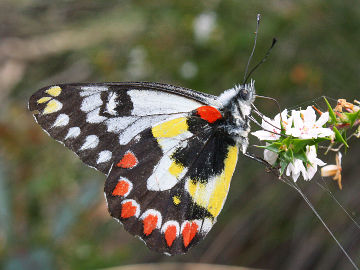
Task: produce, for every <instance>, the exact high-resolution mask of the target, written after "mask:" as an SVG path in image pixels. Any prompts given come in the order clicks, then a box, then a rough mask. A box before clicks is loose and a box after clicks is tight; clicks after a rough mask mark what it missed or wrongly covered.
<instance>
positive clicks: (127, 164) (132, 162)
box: [116, 151, 138, 169]
mask: <svg viewBox="0 0 360 270" xmlns="http://www.w3.org/2000/svg"><path fill="white" fill-rule="evenodd" d="M137 163H138V160H137V158H136V157H135V155H134V154H133V153H132V152H130V151H128V152H126V153H125V155H124V156H123V158H122V159H121V160H120V161H119V163H118V164H116V166H117V167H121V168H124V169H131V168H133V167H135V166H136V165H137Z"/></svg>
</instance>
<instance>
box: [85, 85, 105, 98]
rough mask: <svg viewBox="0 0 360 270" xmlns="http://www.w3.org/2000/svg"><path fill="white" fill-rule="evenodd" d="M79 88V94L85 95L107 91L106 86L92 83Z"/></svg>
mask: <svg viewBox="0 0 360 270" xmlns="http://www.w3.org/2000/svg"><path fill="white" fill-rule="evenodd" d="M81 90H83V91H81V92H80V96H82V97H86V96H91V95H93V94H95V93H98V92H102V91H107V90H108V88H107V87H106V86H96V85H93V86H82V87H81Z"/></svg>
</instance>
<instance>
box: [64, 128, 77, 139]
mask: <svg viewBox="0 0 360 270" xmlns="http://www.w3.org/2000/svg"><path fill="white" fill-rule="evenodd" d="M79 135H80V128H79V127H72V128H69V131H68V133H67V134H66V136H65V140H67V139H70V138H76V137H77V136H79Z"/></svg>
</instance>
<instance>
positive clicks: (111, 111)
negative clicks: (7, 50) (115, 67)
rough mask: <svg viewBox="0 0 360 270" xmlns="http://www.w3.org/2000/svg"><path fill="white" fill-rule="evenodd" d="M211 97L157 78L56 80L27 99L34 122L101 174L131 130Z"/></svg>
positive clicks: (131, 134) (211, 100)
mask: <svg viewBox="0 0 360 270" xmlns="http://www.w3.org/2000/svg"><path fill="white" fill-rule="evenodd" d="M204 104H209V105H215V106H216V105H217V104H216V99H215V97H214V96H211V95H207V94H203V93H199V92H196V91H193V90H190V89H185V88H181V87H176V86H172V85H167V84H160V83H148V82H129V83H95V84H85V83H84V84H81V83H80V84H62V85H54V86H49V87H45V88H42V89H40V90H39V91H37V92H36V93H35V94H33V95H32V96H31V98H30V100H29V109H30V111H32V112H33V113H34V116H35V119H36V121H37V122H38V123H39V124H40V125H41V127H42V128H43V129H44V130H45V131H46V132H47V133H48V134H49V135H50V136H51V137H53V138H54V139H56V140H57V141H59V142H62V143H63V144H64V145H65V146H66V147H68V148H70V149H71V150H72V151H74V152H75V153H76V154H77V155H78V156H79V157H80V159H81V160H82V161H83V162H84V163H86V164H87V165H89V166H91V167H94V168H96V169H98V170H99V171H101V172H103V173H105V174H107V173H108V172H109V169H110V167H111V165H112V163H113V162H114V156H115V155H116V153H118V152H120V151H121V149H122V147H123V146H124V145H126V144H128V143H129V142H130V141H131V140H132V139H133V138H134V137H135V136H136V135H137V134H139V133H140V132H141V131H143V130H145V129H146V128H148V127H151V126H153V125H154V124H156V123H159V122H162V121H164V120H167V119H170V118H176V117H179V116H181V115H184V113H187V112H189V111H191V110H193V109H195V108H197V107H199V106H202V105H204Z"/></svg>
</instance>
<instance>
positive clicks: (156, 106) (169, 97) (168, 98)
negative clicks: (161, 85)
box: [127, 90, 203, 116]
mask: <svg viewBox="0 0 360 270" xmlns="http://www.w3.org/2000/svg"><path fill="white" fill-rule="evenodd" d="M127 94H128V95H129V96H130V98H131V101H132V103H133V106H134V108H133V110H132V115H139V116H140V115H141V116H142V115H154V114H166V113H177V112H189V111H192V110H194V109H196V108H197V107H199V106H201V105H203V104H201V103H199V102H197V101H195V100H192V99H189V98H186V97H182V96H180V95H175V94H170V93H165V92H159V91H151V90H150V91H142V90H129V91H128V92H127Z"/></svg>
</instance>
